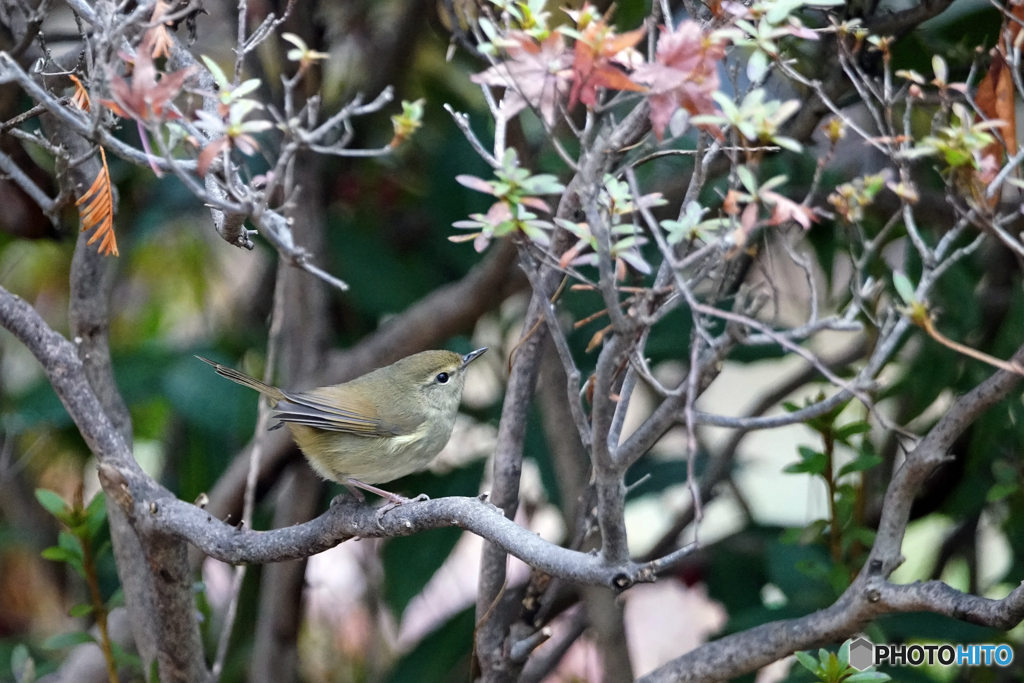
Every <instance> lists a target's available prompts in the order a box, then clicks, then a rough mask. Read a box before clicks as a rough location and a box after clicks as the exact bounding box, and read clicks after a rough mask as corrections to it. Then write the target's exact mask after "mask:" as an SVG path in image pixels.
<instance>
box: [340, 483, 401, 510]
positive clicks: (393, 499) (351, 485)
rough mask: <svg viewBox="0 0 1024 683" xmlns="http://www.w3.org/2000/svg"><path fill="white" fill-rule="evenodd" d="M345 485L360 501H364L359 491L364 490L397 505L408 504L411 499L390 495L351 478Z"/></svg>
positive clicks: (395, 494) (394, 494)
mask: <svg viewBox="0 0 1024 683" xmlns="http://www.w3.org/2000/svg"><path fill="white" fill-rule="evenodd" d="M345 485H346V486H347V487H348V490H349V491H352V493H353V494H355V495H356V497H357V498H359V499H360V500H362V499H363V494H362V493H359V492H358V489H363V491H369V492H370V493H375V494H377V495H378V496H380V497H381V498H387V499H388V500H389V501H390V502H392V503H394V504H395V505H401V504H402V503H408V502H409V499H408V498H406V497H405V496H400V495H398V494H397V493H390V492H388V491H385V490H384V489H379V488H377V487H376V486H374V485H372V484H365V483H363V482H361V481H359V480H358V479H351V478H350V479H349V480H348V482H347V483H346V484H345ZM354 487H357V488H354Z"/></svg>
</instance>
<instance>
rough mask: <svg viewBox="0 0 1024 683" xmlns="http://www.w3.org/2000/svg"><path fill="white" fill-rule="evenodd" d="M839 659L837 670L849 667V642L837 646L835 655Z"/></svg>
mask: <svg viewBox="0 0 1024 683" xmlns="http://www.w3.org/2000/svg"><path fill="white" fill-rule="evenodd" d="M836 657H837V658H838V659H839V668H841V669H846V667H848V666H850V641H849V640H847V641H846V642H844V643H843V644H842V645H840V646H839V652H838V653H837V654H836Z"/></svg>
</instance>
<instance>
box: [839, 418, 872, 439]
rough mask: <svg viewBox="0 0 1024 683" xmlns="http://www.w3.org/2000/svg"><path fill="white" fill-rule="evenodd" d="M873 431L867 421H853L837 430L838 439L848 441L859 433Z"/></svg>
mask: <svg viewBox="0 0 1024 683" xmlns="http://www.w3.org/2000/svg"><path fill="white" fill-rule="evenodd" d="M870 431H871V425H870V424H868V423H867V422H863V421H861V422H851V423H850V424H847V425H843V426H842V427H840V428H839V429H837V430H836V440H837V441H842V442H843V443H846V442H847V441H848V440H849V439H850V437H852V436H856V435H857V434H866V433H867V432H870Z"/></svg>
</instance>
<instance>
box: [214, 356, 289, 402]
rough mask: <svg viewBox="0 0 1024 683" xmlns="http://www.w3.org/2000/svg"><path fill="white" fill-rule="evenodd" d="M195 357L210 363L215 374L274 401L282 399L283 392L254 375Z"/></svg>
mask: <svg viewBox="0 0 1024 683" xmlns="http://www.w3.org/2000/svg"><path fill="white" fill-rule="evenodd" d="M196 358H198V359H199V360H201V361H203V362H204V363H209V364H210V365H212V366H213V369H214V370H216V371H217V374H218V375H220V376H221V377H226V378H228V379H229V380H231V381H232V382H236V383H238V384H241V385H242V386H246V387H249V388H250V389H255V390H256V391H258V392H260V393H261V394H263V395H264V396H268V397H269V398H271V399H273V400H274V401H281V400H283V399H284V393H283V392H282V391H281V390H280V389H278V388H277V387H272V386H270V385H269V384H264V383H263V382H261V381H259V380H258V379H256V378H255V377H250V376H249V375H247V374H245V373H244V372H239V371H238V370H235V369H234V368H229V367H228V366H226V365H221V364H220V363H215V362H213V361H212V360H210V359H209V358H203V357H202V356H196ZM271 405H273V404H271Z"/></svg>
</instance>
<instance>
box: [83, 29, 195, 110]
mask: <svg viewBox="0 0 1024 683" xmlns="http://www.w3.org/2000/svg"><path fill="white" fill-rule="evenodd" d="M158 38H159V34H158V32H157V31H156V30H155V29H150V30H148V31H146V33H145V35H144V36H143V37H142V42H141V43H139V47H138V50H136V53H135V58H134V60H132V62H133V66H132V82H131V83H130V84H129V83H128V82H127V81H126V80H125V79H123V78H121V77H120V76H117V75H113V76H111V77H110V92H111V94H112V95H113V97H114V99H113V100H102V102H103V104H105V105H106V106H107V107H108V108H109V109H110V110H111V111H113V112H114V113H115V114H117V115H118V116H122V117H124V118H126V119H134V120H136V121H140V122H144V121H161V120H163V119H165V118H172V119H173V118H179V116H178V114H177V113H176V112H175V111H173V109H172V108H171V103H172V102H173V101H174V98H175V97H177V96H178V93H179V92H181V88H182V86H183V85H185V81H186V79H188V77H189V75H191V73H192V69H181V70H179V71H175V72H173V73H169V74H163V75H162V77H161V78H160V79H159V80H157V74H158V73H159V72H158V71H157V68H156V64H155V63H154V62H153V56H154V53H155V51H156V50H157V49H158V47H159V46H158ZM126 61H128V58H126Z"/></svg>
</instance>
